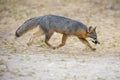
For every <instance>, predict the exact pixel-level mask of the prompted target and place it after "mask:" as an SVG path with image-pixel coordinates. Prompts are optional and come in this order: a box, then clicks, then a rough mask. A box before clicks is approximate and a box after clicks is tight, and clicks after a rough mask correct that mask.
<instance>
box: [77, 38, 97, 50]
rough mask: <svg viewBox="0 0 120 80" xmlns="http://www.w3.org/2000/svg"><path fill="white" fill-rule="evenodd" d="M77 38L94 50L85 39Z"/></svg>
mask: <svg viewBox="0 0 120 80" xmlns="http://www.w3.org/2000/svg"><path fill="white" fill-rule="evenodd" d="M78 38H79V37H78ZM79 40H80V41H81V42H82V43H83V44H85V45H87V46H88V47H90V48H91V49H92V50H93V51H95V50H96V48H93V47H92V46H91V45H90V43H89V42H88V41H87V40H86V39H84V38H79Z"/></svg>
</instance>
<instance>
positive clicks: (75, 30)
mask: <svg viewBox="0 0 120 80" xmlns="http://www.w3.org/2000/svg"><path fill="white" fill-rule="evenodd" d="M40 26H41V28H42V29H43V30H44V32H47V33H49V32H51V31H54V32H58V33H62V34H67V35H76V36H81V35H82V34H83V33H87V31H88V28H87V26H86V25H84V24H83V23H81V22H78V21H76V20H72V19H69V18H65V17H61V16H56V15H46V16H43V17H42V18H41V19H40Z"/></svg>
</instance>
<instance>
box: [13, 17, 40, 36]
mask: <svg viewBox="0 0 120 80" xmlns="http://www.w3.org/2000/svg"><path fill="white" fill-rule="evenodd" d="M37 25H39V18H36V17H35V18H31V19H28V20H27V21H25V22H24V23H23V24H22V25H21V26H20V27H19V28H18V29H17V30H16V32H15V36H16V37H20V36H22V35H23V34H24V33H26V32H27V31H29V30H31V29H33V28H35V27H37Z"/></svg>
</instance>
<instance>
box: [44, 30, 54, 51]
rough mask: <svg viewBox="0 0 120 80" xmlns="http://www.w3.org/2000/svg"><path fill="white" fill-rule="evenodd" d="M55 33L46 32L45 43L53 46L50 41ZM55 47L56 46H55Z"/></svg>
mask: <svg viewBox="0 0 120 80" xmlns="http://www.w3.org/2000/svg"><path fill="white" fill-rule="evenodd" d="M52 35H53V32H51V33H47V34H45V43H46V44H47V45H48V46H49V47H50V48H53V47H52V45H51V44H50V43H49V40H50V38H51V36H52ZM53 49H54V48H53Z"/></svg>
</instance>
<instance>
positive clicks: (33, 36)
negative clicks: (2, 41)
mask: <svg viewBox="0 0 120 80" xmlns="http://www.w3.org/2000/svg"><path fill="white" fill-rule="evenodd" d="M42 34H43V31H41V30H40V29H39V30H38V31H36V32H35V33H33V35H32V36H31V38H30V39H29V41H28V42H27V45H28V46H29V45H31V44H32V42H33V40H34V39H35V38H36V37H38V36H40V35H42Z"/></svg>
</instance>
